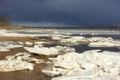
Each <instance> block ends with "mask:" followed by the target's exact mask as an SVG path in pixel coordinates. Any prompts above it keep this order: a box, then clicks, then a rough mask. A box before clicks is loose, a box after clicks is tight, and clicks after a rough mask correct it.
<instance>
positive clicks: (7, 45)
mask: <svg viewBox="0 0 120 80" xmlns="http://www.w3.org/2000/svg"><path fill="white" fill-rule="evenodd" d="M18 47H23V45H19V44H17V43H16V42H12V41H0V51H10V50H11V49H13V48H18Z"/></svg>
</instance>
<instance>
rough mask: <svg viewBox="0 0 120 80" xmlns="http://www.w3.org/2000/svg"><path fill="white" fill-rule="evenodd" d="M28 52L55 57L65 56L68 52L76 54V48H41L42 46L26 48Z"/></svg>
mask: <svg viewBox="0 0 120 80" xmlns="http://www.w3.org/2000/svg"><path fill="white" fill-rule="evenodd" d="M24 49H26V50H27V51H28V52H31V53H36V54H42V55H47V56H54V55H59V54H64V53H68V52H74V51H75V49H74V48H70V47H65V46H64V47H62V46H56V47H50V48H49V47H40V46H34V47H24Z"/></svg>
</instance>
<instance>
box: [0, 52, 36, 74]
mask: <svg viewBox="0 0 120 80" xmlns="http://www.w3.org/2000/svg"><path fill="white" fill-rule="evenodd" d="M29 57H30V54H28V53H18V54H16V55H13V56H7V57H6V59H5V60H0V71H1V72H9V71H16V70H24V69H29V70H33V69H34V64H32V63H29V62H28V61H27V60H28V59H29Z"/></svg>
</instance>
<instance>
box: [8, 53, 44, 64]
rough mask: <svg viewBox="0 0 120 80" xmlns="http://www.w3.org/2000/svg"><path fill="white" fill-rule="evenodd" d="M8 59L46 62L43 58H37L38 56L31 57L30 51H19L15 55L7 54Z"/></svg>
mask: <svg viewBox="0 0 120 80" xmlns="http://www.w3.org/2000/svg"><path fill="white" fill-rule="evenodd" d="M6 59H7V60H15V59H17V60H22V61H27V62H31V61H32V62H35V63H45V61H44V60H42V59H37V58H34V57H31V54H29V53H26V52H24V53H17V54H15V55H12V56H6Z"/></svg>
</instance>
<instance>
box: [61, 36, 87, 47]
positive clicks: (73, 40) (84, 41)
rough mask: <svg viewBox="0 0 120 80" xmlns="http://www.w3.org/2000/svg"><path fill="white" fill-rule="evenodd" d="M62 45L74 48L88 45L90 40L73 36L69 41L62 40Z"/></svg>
mask: <svg viewBox="0 0 120 80" xmlns="http://www.w3.org/2000/svg"><path fill="white" fill-rule="evenodd" d="M60 43H62V44H65V45H68V46H72V45H80V44H88V43H89V40H88V39H87V38H85V37H83V36H72V37H70V38H67V39H61V40H60Z"/></svg>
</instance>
